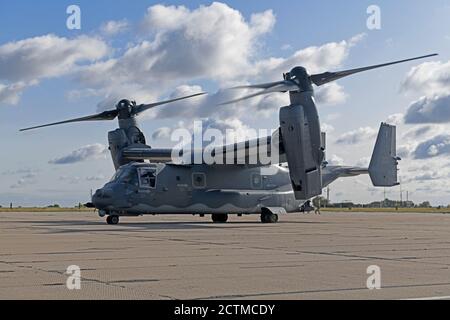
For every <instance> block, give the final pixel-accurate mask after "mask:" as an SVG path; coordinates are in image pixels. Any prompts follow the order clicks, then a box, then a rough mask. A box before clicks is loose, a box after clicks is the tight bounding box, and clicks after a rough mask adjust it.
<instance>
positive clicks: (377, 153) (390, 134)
mask: <svg viewBox="0 0 450 320" xmlns="http://www.w3.org/2000/svg"><path fill="white" fill-rule="evenodd" d="M399 160H400V158H398V157H397V150H396V127H395V126H392V125H389V124H386V123H382V124H381V127H380V131H379V132H378V138H377V142H376V144H375V149H374V150H373V154H372V159H371V160H370V165H369V175H370V179H371V180H372V183H373V185H374V186H375V187H393V186H396V185H398V184H399V183H398V181H397V171H398V169H397V165H398V161H399Z"/></svg>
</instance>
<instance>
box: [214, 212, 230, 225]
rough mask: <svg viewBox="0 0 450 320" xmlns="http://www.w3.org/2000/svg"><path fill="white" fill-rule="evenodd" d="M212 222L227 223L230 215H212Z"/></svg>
mask: <svg viewBox="0 0 450 320" xmlns="http://www.w3.org/2000/svg"><path fill="white" fill-rule="evenodd" d="M211 218H212V221H213V222H214V223H225V222H227V220H228V214H226V213H213V214H212V215H211Z"/></svg>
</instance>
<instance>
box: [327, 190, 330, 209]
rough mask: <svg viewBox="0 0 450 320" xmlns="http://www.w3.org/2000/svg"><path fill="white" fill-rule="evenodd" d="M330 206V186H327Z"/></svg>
mask: <svg viewBox="0 0 450 320" xmlns="http://www.w3.org/2000/svg"><path fill="white" fill-rule="evenodd" d="M329 205H330V186H327V206H329Z"/></svg>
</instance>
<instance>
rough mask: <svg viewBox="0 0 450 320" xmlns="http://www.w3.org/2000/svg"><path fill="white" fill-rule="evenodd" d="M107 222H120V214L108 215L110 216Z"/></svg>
mask: <svg viewBox="0 0 450 320" xmlns="http://www.w3.org/2000/svg"><path fill="white" fill-rule="evenodd" d="M106 223H107V224H118V223H119V216H108V217H106Z"/></svg>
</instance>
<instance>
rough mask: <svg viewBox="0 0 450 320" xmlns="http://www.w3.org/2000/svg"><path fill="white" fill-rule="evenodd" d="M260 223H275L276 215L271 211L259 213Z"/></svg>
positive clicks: (276, 220)
mask: <svg viewBox="0 0 450 320" xmlns="http://www.w3.org/2000/svg"><path fill="white" fill-rule="evenodd" d="M261 222H262V223H277V222H278V215H277V214H273V213H262V214H261Z"/></svg>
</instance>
